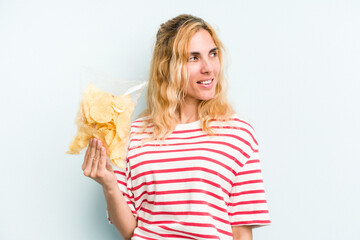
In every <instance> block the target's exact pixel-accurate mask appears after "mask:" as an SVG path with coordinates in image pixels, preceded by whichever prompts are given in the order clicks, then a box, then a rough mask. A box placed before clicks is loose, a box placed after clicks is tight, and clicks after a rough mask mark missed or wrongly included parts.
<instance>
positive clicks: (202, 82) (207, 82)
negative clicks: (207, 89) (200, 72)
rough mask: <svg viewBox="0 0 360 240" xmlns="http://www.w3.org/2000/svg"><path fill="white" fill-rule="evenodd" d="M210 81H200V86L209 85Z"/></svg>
mask: <svg viewBox="0 0 360 240" xmlns="http://www.w3.org/2000/svg"><path fill="white" fill-rule="evenodd" d="M211 81H212V79H210V80H206V81H201V82H200V83H201V84H209V83H211Z"/></svg>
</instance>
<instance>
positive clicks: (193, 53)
mask: <svg viewBox="0 0 360 240" xmlns="http://www.w3.org/2000/svg"><path fill="white" fill-rule="evenodd" d="M217 50H218V48H217V47H215V48H213V49H211V50H210V51H209V53H211V52H215V51H217ZM190 55H200V53H199V52H190Z"/></svg>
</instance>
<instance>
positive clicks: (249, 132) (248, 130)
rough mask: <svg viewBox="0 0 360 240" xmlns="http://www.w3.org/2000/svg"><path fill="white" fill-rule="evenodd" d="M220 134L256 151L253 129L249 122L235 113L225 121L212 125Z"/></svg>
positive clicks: (256, 142) (256, 143) (255, 138)
mask: <svg viewBox="0 0 360 240" xmlns="http://www.w3.org/2000/svg"><path fill="white" fill-rule="evenodd" d="M212 125H213V126H216V128H218V129H219V131H221V132H222V133H224V134H226V135H228V136H232V137H233V138H234V139H236V140H237V141H238V144H240V142H242V143H246V144H247V145H249V146H250V147H251V149H252V150H253V151H254V150H255V149H257V146H258V141H257V137H256V133H255V129H254V127H253V125H252V123H250V121H248V120H246V119H244V118H242V117H240V116H239V115H238V114H237V113H235V114H233V115H232V116H231V117H230V118H229V119H228V120H227V121H221V120H216V119H215V121H214V123H213V124H212Z"/></svg>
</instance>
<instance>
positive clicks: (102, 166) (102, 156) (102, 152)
mask: <svg viewBox="0 0 360 240" xmlns="http://www.w3.org/2000/svg"><path fill="white" fill-rule="evenodd" d="M105 167H106V149H105V148H104V147H101V149H100V163H99V168H100V170H105Z"/></svg>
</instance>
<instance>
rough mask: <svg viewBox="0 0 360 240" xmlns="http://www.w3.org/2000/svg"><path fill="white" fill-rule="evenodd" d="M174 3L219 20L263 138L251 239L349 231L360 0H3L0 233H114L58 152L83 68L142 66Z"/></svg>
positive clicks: (97, 195)
mask: <svg viewBox="0 0 360 240" xmlns="http://www.w3.org/2000/svg"><path fill="white" fill-rule="evenodd" d="M181 13H191V14H194V15H196V16H200V17H202V18H204V19H205V20H207V21H208V22H209V23H210V24H212V25H213V27H214V28H215V29H216V30H217V31H218V33H219V36H220V38H221V40H222V41H223V43H224V45H225V47H226V49H227V53H228V58H227V62H228V79H229V85H230V89H229V98H230V99H231V102H232V103H233V105H234V107H235V108H236V110H237V112H238V113H239V114H240V115H241V116H243V117H244V118H245V119H247V120H248V121H250V122H251V123H252V125H253V126H254V127H255V130H256V132H257V136H258V138H259V143H260V156H261V161H262V170H263V177H264V182H265V188H266V194H267V198H268V205H269V208H270V214H271V218H272V225H271V226H267V227H263V228H258V229H255V230H254V236H255V237H254V239H276V240H289V239H292V240H304V239H327V240H338V239H355V238H356V236H357V235H358V234H357V228H356V226H358V225H359V220H358V216H359V210H360V209H359V204H358V203H359V202H360V188H359V180H360V179H359V175H358V169H359V167H360V164H359V162H360V156H359V151H358V142H359V141H358V135H359V134H360V131H359V130H360V129H359V122H360V113H359V107H358V103H359V102H360V97H359V94H358V93H359V90H360V86H359V83H360V81H359V80H360V74H359V66H360V59H359V56H360V47H359V42H360V33H359V26H360V17H359V16H360V4H359V1H348V0H342V1H340V0H334V1H325V0H312V1H285V0H283V1H282V0H275V1H264V0H260V1H222V2H221V1H213V0H212V1H210V0H209V1H192V0H191V1H190V0H183V1H181V2H179V1H176V2H174V1H159V0H156V1H145V0H141V1H119V0H118V1H114V0H109V1H96V0H88V1H85V0H71V1H70V0H62V1H58V0H54V1H45V0H34V1H25V0H12V1H5V0H0V80H1V88H0V98H1V101H0V109H1V118H0V119H1V124H0V126H1V133H2V138H1V150H2V154H1V155H2V156H1V167H0V178H1V179H0V189H1V193H2V194H1V198H0V239H4V240H10V239H11V240H18V239H36V240H43V239H44V240H45V239H46V240H48V239H54V240H56V239H77V240H81V239H86V240H92V239H94V240H95V239H120V237H119V235H118V233H117V231H116V230H115V228H114V227H113V226H112V225H109V224H108V223H107V219H106V214H105V209H106V204H105V201H104V197H103V193H102V189H101V187H100V186H99V185H98V184H97V183H96V182H94V181H92V180H91V179H88V178H86V177H85V176H83V174H82V171H81V163H82V159H83V156H81V155H78V156H70V155H66V154H65V151H66V150H67V147H68V144H69V142H70V139H71V136H72V135H74V134H75V130H76V128H75V125H74V119H75V115H76V112H77V109H78V104H79V100H80V92H81V77H80V75H81V68H82V67H84V66H85V67H89V68H91V69H94V70H96V71H99V72H103V73H107V74H109V75H111V76H114V77H117V78H122V79H143V78H146V76H147V74H148V69H149V63H150V58H151V52H152V47H153V44H154V41H155V34H156V31H157V29H158V27H159V25H160V24H161V23H163V22H165V21H166V20H168V19H170V18H172V17H175V16H176V15H178V14H181ZM144 107H145V102H144V96H142V98H141V99H140V101H139V104H138V106H137V109H136V113H139V112H140V111H141V110H143V109H144Z"/></svg>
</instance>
